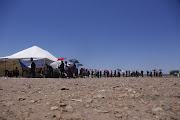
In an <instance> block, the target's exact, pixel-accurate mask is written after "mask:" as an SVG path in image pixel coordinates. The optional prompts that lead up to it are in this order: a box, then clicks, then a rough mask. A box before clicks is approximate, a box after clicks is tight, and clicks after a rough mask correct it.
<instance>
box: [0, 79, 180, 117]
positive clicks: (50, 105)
mask: <svg viewBox="0 0 180 120" xmlns="http://www.w3.org/2000/svg"><path fill="white" fill-rule="evenodd" d="M61 119H62V120H119V119H120V120H121V119H122V120H171V119H172V120H180V78H147V77H146V78H141V77H139V78H131V77H128V78H122V77H121V78H100V79H98V78H82V79H81V78H78V79H25V78H24V79H21V78H17V79H15V78H14V79H5V78H1V79H0V120H61Z"/></svg>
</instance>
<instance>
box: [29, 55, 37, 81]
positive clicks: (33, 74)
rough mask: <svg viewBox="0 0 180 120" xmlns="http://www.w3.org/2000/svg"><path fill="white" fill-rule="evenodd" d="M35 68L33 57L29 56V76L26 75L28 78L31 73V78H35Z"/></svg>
mask: <svg viewBox="0 0 180 120" xmlns="http://www.w3.org/2000/svg"><path fill="white" fill-rule="evenodd" d="M35 69H36V64H35V63H34V61H33V58H31V69H30V71H29V76H28V77H29V78H30V76H31V75H32V78H35V76H36V73H35Z"/></svg>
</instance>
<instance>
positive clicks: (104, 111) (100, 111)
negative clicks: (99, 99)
mask: <svg viewBox="0 0 180 120" xmlns="http://www.w3.org/2000/svg"><path fill="white" fill-rule="evenodd" d="M94 110H95V111H96V112H99V113H109V111H106V110H97V109H94Z"/></svg>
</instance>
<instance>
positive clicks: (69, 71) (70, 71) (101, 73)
mask: <svg viewBox="0 0 180 120" xmlns="http://www.w3.org/2000/svg"><path fill="white" fill-rule="evenodd" d="M30 66H31V67H30V70H29V74H28V78H30V77H32V78H35V77H36V72H35V70H36V64H35V62H34V61H33V59H32V58H31V65H30ZM58 69H59V70H58V72H57V74H56V76H55V75H54V73H55V72H54V69H53V68H52V67H51V66H50V65H48V64H45V67H44V68H43V69H41V74H43V75H44V77H46V78H53V77H60V78H78V77H80V78H86V77H87V78H101V77H121V76H122V77H140V76H141V77H144V71H142V70H141V71H140V72H139V71H137V70H136V71H130V70H126V71H125V70H120V69H117V70H114V71H113V70H111V71H109V70H106V69H105V70H102V69H99V70H97V69H94V70H93V69H85V68H80V69H79V70H78V68H77V66H76V64H75V63H73V64H68V63H67V61H65V63H64V62H63V61H61V64H60V65H59V67H58ZM14 75H15V76H16V77H18V75H19V70H18V68H17V67H16V69H15V70H14ZM146 75H147V77H162V76H163V73H162V70H160V71H156V70H153V72H152V71H147V73H146Z"/></svg>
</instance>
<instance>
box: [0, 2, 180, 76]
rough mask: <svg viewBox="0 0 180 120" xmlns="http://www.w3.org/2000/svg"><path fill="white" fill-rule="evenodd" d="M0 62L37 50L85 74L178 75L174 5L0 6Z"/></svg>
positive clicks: (178, 10) (178, 5) (178, 14)
mask: <svg viewBox="0 0 180 120" xmlns="http://www.w3.org/2000/svg"><path fill="white" fill-rule="evenodd" d="M0 41H1V47H0V56H7V55H11V54H14V53H16V52H18V51H21V50H23V49H26V48H28V47H31V46H34V45H37V46H39V47H41V48H43V49H45V50H48V51H49V52H50V53H52V54H53V55H54V56H56V57H57V58H60V57H66V58H68V59H70V58H76V59H78V60H79V61H80V62H81V63H82V64H83V65H84V67H86V68H99V69H100V68H101V69H109V70H111V69H112V70H114V69H117V68H121V69H125V70H126V69H128V70H136V69H137V70H145V71H146V70H152V69H160V68H161V69H163V71H164V72H165V73H168V71H170V70H172V69H180V55H179V52H180V0H1V1H0Z"/></svg>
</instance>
